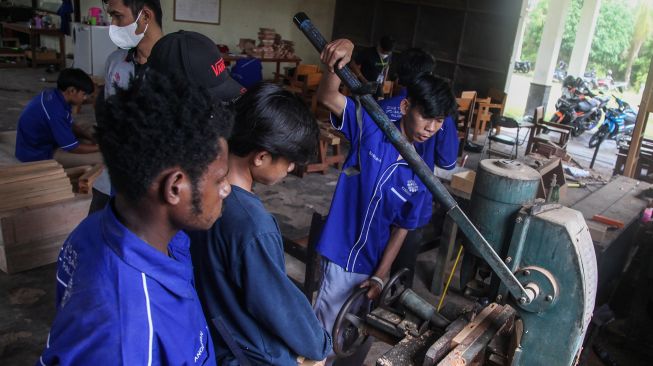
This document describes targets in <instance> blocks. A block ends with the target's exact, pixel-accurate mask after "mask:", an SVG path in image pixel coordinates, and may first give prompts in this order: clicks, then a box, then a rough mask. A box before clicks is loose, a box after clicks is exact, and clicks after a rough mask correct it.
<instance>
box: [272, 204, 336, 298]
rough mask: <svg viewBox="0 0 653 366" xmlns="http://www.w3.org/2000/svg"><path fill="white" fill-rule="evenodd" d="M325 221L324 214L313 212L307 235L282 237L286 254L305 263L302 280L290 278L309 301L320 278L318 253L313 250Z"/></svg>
mask: <svg viewBox="0 0 653 366" xmlns="http://www.w3.org/2000/svg"><path fill="white" fill-rule="evenodd" d="M325 222H326V217H325V216H322V215H320V214H319V213H317V212H313V217H312V218H311V227H310V229H309V232H308V236H306V237H303V238H300V239H296V240H291V239H288V238H286V237H284V238H283V249H284V251H285V252H286V253H287V254H288V255H290V256H292V257H294V258H296V259H298V260H299V261H300V262H303V263H304V264H306V271H305V272H304V282H303V283H300V282H298V281H296V280H294V279H292V278H291V281H293V283H295V285H297V287H299V289H300V290H302V292H303V293H304V295H306V298H307V299H308V301H309V302H311V303H312V302H313V292H315V291H317V289H318V286H319V285H320V280H321V273H320V255H319V254H318V253H317V251H316V250H315V246H316V245H317V241H318V240H319V238H320V234H321V233H322V228H323V227H324V223H325Z"/></svg>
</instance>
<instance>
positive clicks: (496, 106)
mask: <svg viewBox="0 0 653 366" xmlns="http://www.w3.org/2000/svg"><path fill="white" fill-rule="evenodd" d="M487 96H488V98H490V100H491V101H490V103H491V104H492V105H491V106H490V111H491V112H492V114H498V115H499V116H503V110H504V109H505V107H506V99H507V97H508V94H506V93H505V92H504V91H502V90H499V89H495V88H490V90H488V92H487Z"/></svg>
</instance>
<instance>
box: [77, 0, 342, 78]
mask: <svg viewBox="0 0 653 366" xmlns="http://www.w3.org/2000/svg"><path fill="white" fill-rule="evenodd" d="M99 4H101V1H100V0H81V10H82V15H84V14H86V13H87V11H88V8H89V7H91V6H99ZM335 4H336V1H335V0H221V5H220V24H219V25H215V24H199V23H189V22H177V21H174V20H173V13H174V0H161V8H162V10H163V31H164V33H170V32H175V31H178V30H180V29H183V30H188V31H195V32H199V33H202V34H204V35H206V36H207V37H209V38H211V39H212V40H213V41H215V42H216V43H222V44H226V45H227V46H229V49H230V50H231V51H232V52H235V53H239V52H240V49H239V48H238V47H237V45H238V41H239V40H240V39H241V38H252V39H256V37H257V33H258V29H259V28H274V29H275V30H276V31H277V33H279V34H281V37H282V38H283V39H287V40H291V41H294V42H295V53H296V54H297V55H298V56H299V57H301V58H302V59H303V60H304V61H303V62H304V63H318V61H319V55H318V53H317V51H315V50H314V49H313V47H312V46H311V44H310V43H309V42H308V41H307V40H306V38H305V37H304V35H302V34H301V33H300V32H299V31H298V30H297V27H296V26H295V25H294V24H293V23H292V17H293V15H295V13H297V12H299V11H303V12H305V13H306V14H308V16H309V17H311V19H312V20H313V23H314V24H315V25H316V26H318V28H319V29H320V30H321V31H322V33H323V34H324V35H325V36H326V38H327V39H329V38H330V37H331V31H332V28H333V16H334V12H335ZM271 70H272V65H271V64H266V68H265V74H264V77H266V78H269V77H271Z"/></svg>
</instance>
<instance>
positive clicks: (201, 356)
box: [37, 204, 216, 366]
mask: <svg viewBox="0 0 653 366" xmlns="http://www.w3.org/2000/svg"><path fill="white" fill-rule="evenodd" d="M189 246H190V244H189V240H188V237H187V236H186V234H184V233H183V232H179V233H177V235H175V236H174V237H173V238H172V240H171V241H170V243H169V244H168V251H169V253H170V256H166V255H165V254H163V253H161V252H159V251H158V250H156V249H155V248H154V247H152V246H151V245H149V244H148V243H146V242H144V241H143V240H141V239H140V238H138V237H137V236H136V235H135V234H134V233H132V232H131V231H129V229H127V228H126V227H125V226H124V225H122V224H121V223H120V222H119V221H118V220H117V218H116V216H115V215H114V213H113V209H112V204H108V205H107V206H106V208H105V209H104V210H102V211H99V212H97V213H95V214H93V215H91V216H89V217H87V218H86V219H85V220H84V221H82V223H81V224H79V226H78V227H77V228H76V229H75V230H74V231H73V232H72V233H71V234H70V236H69V237H68V239H67V240H66V242H65V243H64V246H63V248H62V250H61V253H60V254H59V260H58V262H57V275H56V276H57V314H56V317H55V319H54V323H53V324H52V328H51V329H50V334H49V335H48V340H47V343H46V347H45V350H44V351H43V354H42V356H41V358H40V359H39V361H38V362H37V365H94V366H99V365H216V362H215V354H214V352H213V342H212V341H211V336H210V334H209V329H208V326H207V323H206V320H205V318H204V314H203V313H202V306H201V304H200V302H199V299H198V298H197V293H196V292H195V289H194V287H193V268H192V264H191V259H190V251H189Z"/></svg>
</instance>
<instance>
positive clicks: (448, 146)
mask: <svg viewBox="0 0 653 366" xmlns="http://www.w3.org/2000/svg"><path fill="white" fill-rule="evenodd" d="M407 96H408V92H407V91H406V88H403V89H402V90H401V92H399V94H398V95H396V96H394V97H392V98H388V99H383V100H381V101H379V105H380V106H381V108H382V109H383V111H384V112H385V114H387V115H388V117H389V118H390V120H392V121H397V120H400V119H401V108H400V106H399V105H400V104H401V101H402V100H404V99H406V97H407ZM458 145H459V144H458V131H457V130H456V123H455V122H454V120H453V117H451V116H448V117H447V118H445V120H444V123H443V124H442V127H441V128H440V129H439V130H438V132H436V133H435V152H434V153H435V165H437V166H438V167H440V168H442V169H446V170H451V169H453V168H455V167H456V160H457V159H458Z"/></svg>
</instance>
